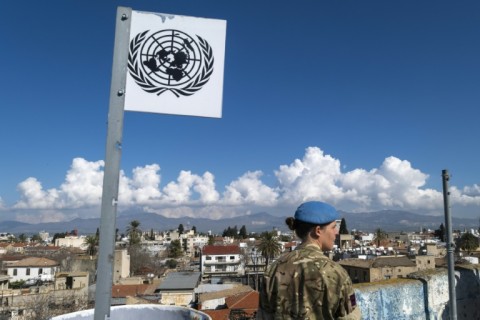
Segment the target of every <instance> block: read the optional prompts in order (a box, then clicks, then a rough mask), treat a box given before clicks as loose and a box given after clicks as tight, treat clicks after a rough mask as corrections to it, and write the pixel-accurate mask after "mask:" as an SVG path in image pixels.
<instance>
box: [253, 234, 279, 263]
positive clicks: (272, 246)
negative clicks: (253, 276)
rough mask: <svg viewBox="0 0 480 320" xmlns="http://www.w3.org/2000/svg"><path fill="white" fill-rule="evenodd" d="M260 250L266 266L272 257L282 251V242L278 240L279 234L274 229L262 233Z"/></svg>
mask: <svg viewBox="0 0 480 320" xmlns="http://www.w3.org/2000/svg"><path fill="white" fill-rule="evenodd" d="M258 251H260V253H261V255H262V257H264V258H265V268H266V267H267V266H268V263H269V261H270V260H271V259H274V258H275V257H276V256H278V255H279V254H280V253H281V252H282V246H281V244H280V242H278V239H277V235H276V233H275V232H274V231H272V232H268V231H266V232H263V233H262V234H261V235H260V243H259V244H258Z"/></svg>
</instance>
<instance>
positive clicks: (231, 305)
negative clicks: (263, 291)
mask: <svg viewBox="0 0 480 320" xmlns="http://www.w3.org/2000/svg"><path fill="white" fill-rule="evenodd" d="M258 299H259V296H258V291H248V292H242V293H239V294H235V295H231V296H227V297H225V304H226V305H227V309H220V310H202V312H205V313H206V314H208V315H209V316H210V317H212V320H228V319H230V312H231V311H232V310H233V309H236V310H241V311H243V312H245V313H246V314H247V315H248V316H250V317H252V316H253V314H254V313H255V312H257V310H258Z"/></svg>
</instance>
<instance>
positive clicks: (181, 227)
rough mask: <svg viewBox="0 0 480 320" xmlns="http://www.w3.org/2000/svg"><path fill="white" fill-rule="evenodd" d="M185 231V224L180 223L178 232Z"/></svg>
mask: <svg viewBox="0 0 480 320" xmlns="http://www.w3.org/2000/svg"><path fill="white" fill-rule="evenodd" d="M183 231H185V228H184V227H183V224H181V223H180V224H179V225H178V233H179V234H182V233H183Z"/></svg>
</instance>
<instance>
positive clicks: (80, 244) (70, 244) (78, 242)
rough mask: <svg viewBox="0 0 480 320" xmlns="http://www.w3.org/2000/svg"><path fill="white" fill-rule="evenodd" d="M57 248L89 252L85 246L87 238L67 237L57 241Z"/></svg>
mask: <svg viewBox="0 0 480 320" xmlns="http://www.w3.org/2000/svg"><path fill="white" fill-rule="evenodd" d="M55 246H57V247H64V248H80V249H82V250H87V248H88V245H86V244H85V236H66V237H65V238H57V239H55Z"/></svg>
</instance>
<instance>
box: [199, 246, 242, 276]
mask: <svg viewBox="0 0 480 320" xmlns="http://www.w3.org/2000/svg"><path fill="white" fill-rule="evenodd" d="M243 265H244V261H243V255H242V252H241V250H240V247H239V246H238V245H225V246H212V245H206V246H204V247H203V249H202V253H201V259H200V270H201V272H202V276H203V277H204V278H208V277H210V278H211V277H229V276H238V275H243V273H244V268H243Z"/></svg>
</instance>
